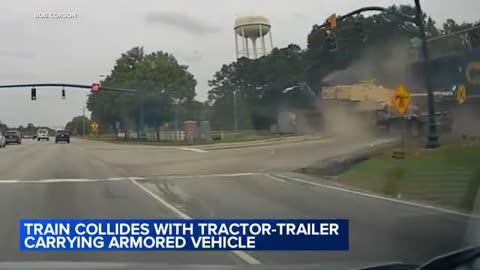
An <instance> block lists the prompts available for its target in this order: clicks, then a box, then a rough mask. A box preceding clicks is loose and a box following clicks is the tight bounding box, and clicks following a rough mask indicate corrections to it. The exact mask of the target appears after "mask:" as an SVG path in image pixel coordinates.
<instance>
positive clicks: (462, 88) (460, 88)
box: [457, 84, 467, 104]
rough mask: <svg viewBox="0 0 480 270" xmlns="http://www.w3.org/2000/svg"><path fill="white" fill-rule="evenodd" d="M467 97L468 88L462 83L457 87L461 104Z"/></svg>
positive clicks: (458, 99)
mask: <svg viewBox="0 0 480 270" xmlns="http://www.w3.org/2000/svg"><path fill="white" fill-rule="evenodd" d="M465 99H467V90H466V89H465V85H463V84H461V85H459V86H458V87H457V101H458V103H459V104H462V103H464V102H465Z"/></svg>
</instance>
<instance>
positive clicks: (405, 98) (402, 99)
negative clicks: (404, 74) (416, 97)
mask: <svg viewBox="0 0 480 270" xmlns="http://www.w3.org/2000/svg"><path fill="white" fill-rule="evenodd" d="M410 100H411V97H410V93H408V90H407V88H405V86H403V85H400V86H399V87H398V88H397V91H395V93H394V94H393V97H392V105H393V106H395V108H397V110H398V112H400V114H401V115H403V114H404V113H405V111H407V109H408V105H410Z"/></svg>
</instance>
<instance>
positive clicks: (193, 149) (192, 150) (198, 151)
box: [176, 147, 208, 153]
mask: <svg viewBox="0 0 480 270" xmlns="http://www.w3.org/2000/svg"><path fill="white" fill-rule="evenodd" d="M176 149H180V150H185V151H191V152H197V153H208V151H207V150H203V149H198V148H190V147H177V148H176Z"/></svg>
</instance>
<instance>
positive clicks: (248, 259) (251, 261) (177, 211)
mask: <svg viewBox="0 0 480 270" xmlns="http://www.w3.org/2000/svg"><path fill="white" fill-rule="evenodd" d="M130 181H131V182H132V183H133V184H135V185H136V186H137V187H139V188H140V189H141V190H143V191H145V192H146V193H147V194H148V195H150V196H152V198H154V199H155V200H157V201H158V202H160V203H161V204H163V205H164V206H165V207H167V208H168V209H170V210H172V212H174V213H175V214H177V215H178V216H179V217H181V218H183V219H192V218H191V217H190V216H189V215H187V214H185V213H184V212H182V211H181V210H180V209H178V208H176V207H175V206H173V205H172V204H170V203H168V202H167V201H165V200H164V199H162V198H161V197H160V196H158V195H157V194H155V193H153V192H152V191H151V190H149V189H148V188H146V187H144V186H142V185H141V184H139V183H138V182H137V181H135V178H133V177H132V179H130ZM232 253H233V254H235V255H236V256H238V257H239V258H240V259H242V260H243V261H244V262H246V263H248V264H262V263H261V262H260V261H258V260H257V259H255V258H254V257H252V256H250V255H249V254H248V253H246V252H244V251H240V250H234V251H232Z"/></svg>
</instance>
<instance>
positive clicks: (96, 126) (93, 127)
mask: <svg viewBox="0 0 480 270" xmlns="http://www.w3.org/2000/svg"><path fill="white" fill-rule="evenodd" d="M91 127H92V129H93V130H94V131H96V130H98V124H97V122H95V121H93V123H92V125H91Z"/></svg>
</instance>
